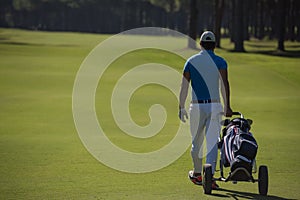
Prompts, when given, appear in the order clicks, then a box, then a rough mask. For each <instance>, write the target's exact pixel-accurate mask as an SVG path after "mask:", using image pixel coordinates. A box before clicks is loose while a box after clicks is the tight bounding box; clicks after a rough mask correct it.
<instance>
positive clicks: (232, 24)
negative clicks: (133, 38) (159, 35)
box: [0, 0, 300, 51]
mask: <svg viewBox="0 0 300 200" xmlns="http://www.w3.org/2000/svg"><path fill="white" fill-rule="evenodd" d="M299 19H300V1H298V0H1V1H0V26H1V27H12V28H25V29H32V30H47V31H77V32H92V33H110V34H112V33H119V32H122V31H125V30H128V29H132V28H137V27H145V26H155V27H165V28H170V29H173V30H177V31H179V32H182V33H184V34H188V35H189V36H190V37H192V38H194V39H196V38H198V37H199V35H200V34H201V33H202V31H204V30H213V31H214V32H215V34H216V36H217V38H221V36H223V37H230V38H231V41H232V42H234V43H235V50H236V51H244V48H243V41H244V40H248V39H249V38H251V37H255V38H257V39H264V38H267V39H277V40H278V49H280V50H282V51H283V50H284V41H286V40H291V41H300V20H299ZM217 45H218V46H220V45H221V43H220V40H218V41H217ZM189 46H190V47H194V44H193V43H192V42H191V43H189Z"/></svg>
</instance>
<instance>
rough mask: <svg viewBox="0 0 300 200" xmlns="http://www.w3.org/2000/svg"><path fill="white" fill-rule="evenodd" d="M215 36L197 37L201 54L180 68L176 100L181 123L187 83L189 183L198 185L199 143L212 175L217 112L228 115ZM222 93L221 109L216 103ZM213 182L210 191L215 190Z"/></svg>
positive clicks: (224, 69) (225, 81)
mask: <svg viewBox="0 0 300 200" xmlns="http://www.w3.org/2000/svg"><path fill="white" fill-rule="evenodd" d="M215 42H216V40H215V35H214V34H213V32H211V31H205V32H204V33H203V34H202V35H201V37H200V46H201V51H200V52H199V53H198V54H196V55H194V56H192V57H190V58H189V59H188V60H187V61H186V63H185V65H184V69H183V78H182V83H181V89H180V97H179V118H180V120H181V121H183V122H185V121H186V119H187V118H188V114H187V111H186V109H185V101H186V98H187V94H188V88H189V84H190V82H191V88H192V101H191V104H190V109H189V113H190V131H191V135H192V149H191V156H192V160H193V166H194V169H193V170H191V171H190V172H189V178H190V180H191V181H192V182H193V183H195V184H197V185H202V176H201V171H202V158H203V157H205V155H203V152H204V151H203V144H204V141H206V142H205V143H206V163H208V164H211V165H212V173H213V174H214V172H215V169H216V161H217V154H218V147H217V142H218V137H219V133H220V129H221V124H220V121H221V114H220V113H221V112H222V111H224V115H225V116H226V117H231V116H232V110H231V108H230V96H229V95H230V91H229V82H228V79H227V63H226V61H225V60H224V59H223V58H221V57H219V56H217V55H216V54H215V53H214V49H215V46H216V43H215ZM220 91H221V94H222V98H223V102H224V109H223V107H222V104H221V102H220ZM218 187H219V186H218V185H217V184H216V182H215V181H213V183H212V189H218Z"/></svg>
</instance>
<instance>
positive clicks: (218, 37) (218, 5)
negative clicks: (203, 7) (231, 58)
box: [214, 0, 224, 48]
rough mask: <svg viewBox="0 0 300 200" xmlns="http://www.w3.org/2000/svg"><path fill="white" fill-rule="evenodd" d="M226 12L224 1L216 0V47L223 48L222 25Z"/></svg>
mask: <svg viewBox="0 0 300 200" xmlns="http://www.w3.org/2000/svg"><path fill="white" fill-rule="evenodd" d="M223 10H224V0H215V27H214V32H215V36H216V46H217V47H218V48H220V47H221V25H222V17H223Z"/></svg>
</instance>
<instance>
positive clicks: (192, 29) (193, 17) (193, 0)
mask: <svg viewBox="0 0 300 200" xmlns="http://www.w3.org/2000/svg"><path fill="white" fill-rule="evenodd" d="M197 15H198V10H197V0H190V16H189V40H188V47H189V48H192V49H196V42H195V41H196V39H197Z"/></svg>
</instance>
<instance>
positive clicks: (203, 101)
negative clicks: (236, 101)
mask: <svg viewBox="0 0 300 200" xmlns="http://www.w3.org/2000/svg"><path fill="white" fill-rule="evenodd" d="M191 103H220V100H216V99H206V100H193V101H192V102H191Z"/></svg>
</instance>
